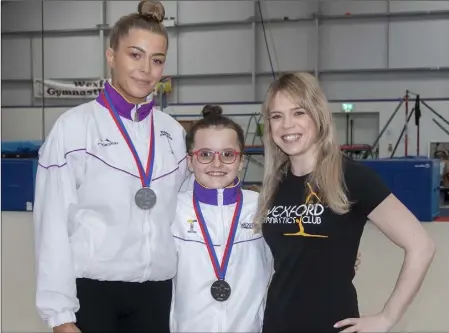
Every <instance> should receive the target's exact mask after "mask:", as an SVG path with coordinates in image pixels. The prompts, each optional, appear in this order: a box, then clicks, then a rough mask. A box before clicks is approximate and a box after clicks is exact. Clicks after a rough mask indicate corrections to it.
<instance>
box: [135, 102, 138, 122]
mask: <svg viewBox="0 0 449 333" xmlns="http://www.w3.org/2000/svg"><path fill="white" fill-rule="evenodd" d="M137 110H139V105H138V104H136V112H135V113H134V121H135V122H138V121H139V112H138V111H137Z"/></svg>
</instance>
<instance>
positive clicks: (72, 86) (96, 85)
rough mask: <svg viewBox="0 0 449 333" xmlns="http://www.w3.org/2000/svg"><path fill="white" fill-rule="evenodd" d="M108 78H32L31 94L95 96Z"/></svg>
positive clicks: (56, 96) (56, 97)
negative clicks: (55, 79)
mask: <svg viewBox="0 0 449 333" xmlns="http://www.w3.org/2000/svg"><path fill="white" fill-rule="evenodd" d="M107 81H108V79H98V80H71V81H54V80H41V79H34V81H33V94H34V97H36V98H52V99H67V98H78V99H80V98H86V99H92V98H95V97H97V96H98V95H99V94H100V93H101V92H102V91H103V89H104V85H105V83H106V82H107Z"/></svg>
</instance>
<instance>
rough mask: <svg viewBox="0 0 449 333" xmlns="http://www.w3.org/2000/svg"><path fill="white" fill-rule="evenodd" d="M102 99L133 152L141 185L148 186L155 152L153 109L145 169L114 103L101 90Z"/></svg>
mask: <svg viewBox="0 0 449 333" xmlns="http://www.w3.org/2000/svg"><path fill="white" fill-rule="evenodd" d="M102 95H103V100H104V102H105V105H106V108H107V109H108V110H109V113H110V114H111V116H112V119H114V122H115V124H116V126H117V128H118V130H119V131H120V133H121V134H122V136H123V138H124V139H125V142H126V144H127V145H128V148H129V150H130V151H131V153H132V154H133V157H134V160H135V162H136V165H137V168H138V169H139V175H140V180H141V182H142V187H150V183H151V178H152V176H153V168H154V153H155V142H154V138H155V135H154V118H153V111H151V115H150V117H151V118H150V128H151V129H150V131H151V133H150V144H149V152H148V159H147V166H146V169H144V168H143V164H142V162H141V160H140V158H139V155H138V154H137V150H136V147H135V146H134V144H133V142H132V140H131V138H130V136H129V134H128V131H127V130H126V128H125V125H124V124H123V121H122V119H121V117H120V115H119V114H118V112H117V110H116V109H115V107H114V104H113V103H112V102H111V100H110V98H109V96H108V93H107V92H106V91H105V90H103V92H102Z"/></svg>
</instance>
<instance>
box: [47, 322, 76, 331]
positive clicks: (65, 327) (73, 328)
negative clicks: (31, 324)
mask: <svg viewBox="0 0 449 333" xmlns="http://www.w3.org/2000/svg"><path fill="white" fill-rule="evenodd" d="M53 333H81V331H80V330H79V328H78V327H76V325H75V324H74V323H67V324H62V325H59V326H56V327H53Z"/></svg>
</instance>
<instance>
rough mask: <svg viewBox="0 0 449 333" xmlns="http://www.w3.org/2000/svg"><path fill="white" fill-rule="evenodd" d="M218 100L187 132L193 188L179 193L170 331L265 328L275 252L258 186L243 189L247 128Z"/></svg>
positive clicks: (250, 329) (208, 107)
mask: <svg viewBox="0 0 449 333" xmlns="http://www.w3.org/2000/svg"><path fill="white" fill-rule="evenodd" d="M221 113H222V109H221V108H220V107H219V106H206V107H205V108H204V109H203V117H204V118H203V119H201V120H200V121H198V122H197V123H196V124H195V125H194V126H193V127H192V128H191V130H190V131H189V132H188V133H187V135H186V148H187V152H188V157H187V159H188V161H187V162H188V166H189V169H190V170H191V171H192V172H193V174H194V177H195V182H194V189H193V191H190V192H184V193H179V195H178V204H177V209H176V217H175V221H174V223H173V226H172V232H173V236H174V239H175V243H176V249H177V252H178V272H177V275H176V277H175V278H174V296H173V302H172V313H171V325H170V326H171V331H172V332H259V331H260V330H261V328H262V326H261V325H262V316H263V311H264V298H265V293H266V290H267V286H268V283H269V280H270V278H271V253H270V251H269V250H268V248H267V246H266V244H265V241H264V239H263V237H262V235H261V234H260V233H256V232H254V230H253V226H254V224H253V222H254V214H255V212H256V208H257V198H258V193H257V192H253V191H249V190H244V189H242V184H241V182H240V180H239V178H238V173H239V171H241V170H242V167H243V163H244V158H243V154H242V152H243V148H244V133H243V130H242V128H241V127H240V126H239V125H238V124H236V123H235V122H234V121H232V120H231V119H229V118H227V117H224V116H222V115H221Z"/></svg>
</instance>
